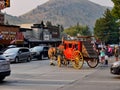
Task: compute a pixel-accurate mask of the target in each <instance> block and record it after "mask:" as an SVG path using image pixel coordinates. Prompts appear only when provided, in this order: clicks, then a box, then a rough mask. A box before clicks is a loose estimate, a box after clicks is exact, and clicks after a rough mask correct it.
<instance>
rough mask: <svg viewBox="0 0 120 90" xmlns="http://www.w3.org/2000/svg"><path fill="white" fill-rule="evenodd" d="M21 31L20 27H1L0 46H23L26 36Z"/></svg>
mask: <svg viewBox="0 0 120 90" xmlns="http://www.w3.org/2000/svg"><path fill="white" fill-rule="evenodd" d="M19 30H20V27H19V26H14V25H0V46H2V47H3V46H8V45H10V44H23V42H24V36H23V34H22V33H21V32H20V31H19Z"/></svg>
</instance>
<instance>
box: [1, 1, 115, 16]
mask: <svg viewBox="0 0 120 90" xmlns="http://www.w3.org/2000/svg"><path fill="white" fill-rule="evenodd" d="M47 1H49V0H10V7H9V8H5V9H4V10H2V12H3V13H7V14H10V15H13V16H20V15H22V14H25V13H26V12H29V11H30V10H32V9H34V8H36V7H37V6H38V5H41V4H44V3H45V2H47ZM89 1H92V2H94V3H97V4H100V5H102V6H110V7H113V3H112V1H111V0H89Z"/></svg>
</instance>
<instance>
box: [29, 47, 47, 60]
mask: <svg viewBox="0 0 120 90" xmlns="http://www.w3.org/2000/svg"><path fill="white" fill-rule="evenodd" d="M48 49H49V47H48V46H35V47H33V48H31V50H30V51H31V54H32V57H33V58H37V59H40V60H42V59H43V58H46V57H48Z"/></svg>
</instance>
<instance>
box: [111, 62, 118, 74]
mask: <svg viewBox="0 0 120 90" xmlns="http://www.w3.org/2000/svg"><path fill="white" fill-rule="evenodd" d="M110 72H111V73H112V74H115V75H120V61H116V62H114V63H113V64H112V65H111V67H110Z"/></svg>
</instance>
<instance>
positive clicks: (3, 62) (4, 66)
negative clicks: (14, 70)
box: [0, 55, 11, 81]
mask: <svg viewBox="0 0 120 90" xmlns="http://www.w3.org/2000/svg"><path fill="white" fill-rule="evenodd" d="M10 74H11V68H10V62H9V61H8V60H7V59H6V58H5V57H4V56H2V55H0V81H3V80H4V79H5V77H7V76H9V75H10Z"/></svg>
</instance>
